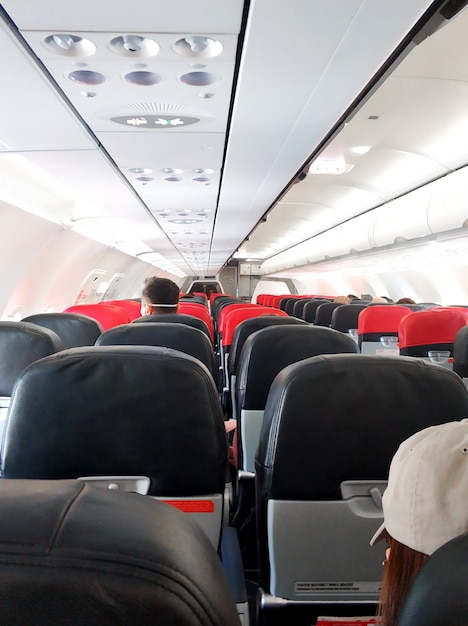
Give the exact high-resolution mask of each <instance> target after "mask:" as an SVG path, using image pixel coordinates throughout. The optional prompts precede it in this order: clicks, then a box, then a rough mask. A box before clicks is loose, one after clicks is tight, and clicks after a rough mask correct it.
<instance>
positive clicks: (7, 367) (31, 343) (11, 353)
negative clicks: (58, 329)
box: [0, 322, 63, 396]
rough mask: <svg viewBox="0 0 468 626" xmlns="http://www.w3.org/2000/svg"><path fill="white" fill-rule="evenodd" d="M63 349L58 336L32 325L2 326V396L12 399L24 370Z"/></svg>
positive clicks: (0, 338) (0, 325)
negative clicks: (14, 388) (16, 384)
mask: <svg viewBox="0 0 468 626" xmlns="http://www.w3.org/2000/svg"><path fill="white" fill-rule="evenodd" d="M62 349H63V343H62V340H61V339H60V337H59V336H58V335H57V333H55V332H53V331H52V330H49V329H48V328H42V327H41V326H36V324H31V323H29V322H0V396H11V394H12V391H13V387H14V386H15V383H16V381H17V379H18V377H19V375H20V374H21V373H22V372H23V370H24V369H25V368H26V367H27V366H28V365H29V364H30V363H33V362H34V361H37V360H38V359H42V358H43V357H45V356H49V354H53V353H54V352H58V351H59V350H62Z"/></svg>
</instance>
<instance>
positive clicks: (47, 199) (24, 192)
mask: <svg viewBox="0 0 468 626" xmlns="http://www.w3.org/2000/svg"><path fill="white" fill-rule="evenodd" d="M0 164H1V167H0V198H1V199H2V200H3V201H4V202H8V203H9V204H12V205H14V206H17V207H19V208H20V209H23V210H25V211H28V212H29V213H33V214H35V215H37V216H39V217H42V218H44V219H46V220H48V221H50V222H55V223H56V224H61V223H62V222H63V221H64V220H66V219H67V218H68V217H69V216H70V215H71V214H72V213H73V210H74V209H75V201H74V200H73V198H71V197H70V195H69V194H68V193H67V190H66V188H65V186H64V185H63V184H62V183H60V182H59V181H58V180H56V179H55V178H53V177H52V176H50V175H49V174H47V173H46V172H44V170H42V169H41V168H40V167H38V166H37V165H35V164H34V163H32V162H31V161H29V160H28V159H26V158H25V157H23V156H22V155H19V154H8V153H3V154H0Z"/></svg>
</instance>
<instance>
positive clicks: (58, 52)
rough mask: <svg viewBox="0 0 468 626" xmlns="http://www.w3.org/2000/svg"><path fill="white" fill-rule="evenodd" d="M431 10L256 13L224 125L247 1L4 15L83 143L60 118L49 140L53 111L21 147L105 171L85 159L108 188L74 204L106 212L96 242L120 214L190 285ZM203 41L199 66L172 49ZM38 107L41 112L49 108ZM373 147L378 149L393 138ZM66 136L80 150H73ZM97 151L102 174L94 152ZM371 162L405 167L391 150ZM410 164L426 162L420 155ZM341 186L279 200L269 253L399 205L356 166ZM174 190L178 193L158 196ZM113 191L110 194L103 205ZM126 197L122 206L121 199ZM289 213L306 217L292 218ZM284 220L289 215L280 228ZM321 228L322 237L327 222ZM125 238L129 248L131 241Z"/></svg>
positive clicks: (409, 6) (102, 0) (423, 4)
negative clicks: (381, 206)
mask: <svg viewBox="0 0 468 626" xmlns="http://www.w3.org/2000/svg"><path fill="white" fill-rule="evenodd" d="M430 4H431V0H412V2H411V3H408V2H407V1H406V0H393V1H392V2H391V3H390V2H388V0H329V2H326V3H324V2H323V1H321V0H294V2H293V3H286V2H284V0H255V1H253V0H252V2H250V8H249V16H248V20H247V27H246V32H245V39H244V43H243V50H242V51H241V52H242V54H241V57H240V59H241V60H240V66H239V74H238V76H237V79H238V80H237V83H236V93H235V94H234V97H233V101H232V109H231V108H230V106H231V96H232V88H233V82H232V81H233V76H234V70H235V63H236V55H237V36H238V34H239V33H240V30H241V26H242V14H243V10H244V2H243V1H239V0H232V1H230V2H229V3H220V2H219V0H200V2H198V3H194V2H193V0H173V1H172V2H163V1H162V0H151V1H150V0H142V2H140V3H138V5H135V4H133V5H132V4H131V3H128V2H125V3H124V2H123V1H122V0H99V1H98V2H96V1H95V0H93V2H91V0H83V2H81V3H80V4H74V5H70V4H69V3H64V2H63V1H60V2H59V0H6V2H4V3H3V6H4V8H5V10H7V11H9V12H10V15H11V17H12V19H13V20H14V22H15V23H16V24H17V26H18V28H19V29H20V31H21V33H22V35H23V36H24V37H25V39H26V41H27V42H28V44H29V45H30V46H31V49H32V50H33V51H34V53H35V54H36V55H37V56H38V57H39V59H41V61H42V62H43V63H44V64H45V66H46V68H47V71H48V72H50V74H51V76H52V77H53V79H54V80H55V81H56V83H57V85H58V90H57V92H56V94H55V92H54V89H55V87H54V82H51V83H50V87H48V86H47V85H48V83H47V80H46V75H44V77H42V75H41V74H40V71H39V70H37V73H36V80H37V78H38V77H40V80H41V81H42V82H43V83H44V85H45V86H46V89H47V90H48V91H49V92H50V93H49V96H52V95H53V96H54V97H55V99H56V101H57V103H59V104H60V105H61V108H62V109H63V111H66V112H67V115H68V116H69V118H70V119H73V124H74V125H75V127H76V128H75V129H74V130H72V131H70V133H71V137H68V136H67V130H66V129H65V122H63V123H62V121H61V120H60V115H63V111H62V112H61V113H60V112H59V113H57V115H58V121H57V128H55V127H54V124H55V123H56V122H55V121H52V122H51V121H50V119H52V120H53V113H52V111H54V109H52V108H51V109H50V110H49V109H48V108H46V109H45V110H46V111H47V115H46V116H45V117H46V118H47V120H48V122H47V124H48V125H49V126H50V127H51V129H49V130H50V131H51V132H50V133H46V132H44V133H43V134H42V136H41V133H40V132H39V133H38V134H37V135H36V134H35V133H34V124H35V125H38V124H40V116H39V114H38V112H36V113H35V115H34V116H33V122H34V124H33V123H32V124H31V125H30V126H28V133H27V134H28V136H29V139H30V141H31V143H30V144H29V145H21V146H19V147H20V148H21V149H22V150H28V149H31V150H43V149H47V147H48V144H43V142H44V141H45V139H46V137H47V136H49V135H50V137H51V138H52V142H51V144H50V145H51V147H52V149H64V148H66V147H69V149H70V150H73V149H76V147H79V148H81V149H82V150H83V149H84V148H86V147H87V148H90V149H92V150H91V151H95V152H96V155H99V158H101V157H102V163H100V166H99V167H98V168H96V167H95V160H94V159H89V163H88V168H87V169H86V170H85V164H83V165H82V166H81V167H80V176H81V180H82V181H86V180H87V179H94V178H95V177H96V173H99V176H101V177H102V182H101V181H94V182H93V183H90V186H89V187H88V188H86V187H85V184H83V185H82V186H81V187H80V188H79V192H80V193H81V194H83V193H85V192H87V189H89V193H90V194H91V195H92V196H93V198H97V199H99V207H97V209H96V214H95V219H97V220H101V222H102V224H101V225H102V227H103V228H104V225H105V222H106V220H110V219H111V218H110V217H107V214H106V211H107V210H108V209H107V207H112V206H113V207H114V209H113V210H114V212H113V213H112V215H113V217H112V219H113V220H114V224H116V220H117V218H119V219H120V218H122V219H123V218H124V217H126V216H127V213H126V212H125V211H126V210H127V209H128V215H129V220H133V219H134V220H135V221H136V223H140V220H141V221H142V222H146V220H147V219H149V220H152V223H154V226H152V227H151V228H148V232H147V233H146V234H145V238H144V242H145V244H146V245H148V246H149V247H151V246H153V247H154V250H155V251H158V252H160V253H161V254H164V255H166V254H167V255H168V257H169V256H170V258H171V259H177V258H178V259H179V262H180V263H181V264H182V265H183V266H184V267H185V269H186V268H187V263H189V264H190V266H191V268H192V269H197V270H199V271H197V272H196V273H200V274H203V273H206V274H214V273H216V272H217V271H218V270H219V268H220V267H221V266H222V265H223V264H224V263H225V262H226V261H227V260H228V259H229V257H230V256H231V254H232V253H233V252H234V250H236V249H237V248H238V247H239V244H240V243H241V242H242V240H243V239H244V238H245V237H246V236H247V235H248V234H249V233H250V231H251V230H252V228H253V227H254V226H255V224H256V223H257V222H258V221H259V220H260V218H261V217H262V215H263V214H264V213H265V211H266V210H267V209H268V208H269V207H270V206H272V204H273V203H274V201H275V199H276V198H277V197H278V196H279V195H280V194H281V193H282V191H283V190H284V189H285V188H286V186H287V185H288V184H289V183H290V181H291V179H292V178H293V177H294V176H295V175H296V173H297V172H298V171H299V170H300V169H301V168H302V166H303V164H304V163H305V162H306V161H307V160H308V159H309V158H310V155H311V153H312V152H313V151H314V150H315V149H316V147H317V145H318V144H319V143H320V141H322V139H323V138H324V137H325V136H326V135H327V133H328V132H329V131H330V129H331V128H332V127H333V126H334V125H335V124H336V123H337V121H338V120H339V119H340V117H341V116H342V115H343V114H344V112H345V111H346V110H347V108H348V107H349V105H350V103H351V102H352V101H353V100H354V99H355V98H356V96H357V95H358V94H359V93H360V92H361V90H362V89H363V87H364V86H365V85H366V84H367V83H368V81H369V80H370V79H371V78H372V76H373V75H374V74H375V72H376V71H378V69H379V68H380V67H381V65H382V64H383V63H384V62H385V61H386V59H387V58H388V56H389V55H390V54H391V53H392V52H393V50H394V49H395V47H396V46H397V45H398V44H399V43H400V41H401V40H402V38H403V37H404V36H405V35H406V34H407V32H408V30H409V29H410V28H411V27H412V26H413V25H414V23H415V22H416V21H417V20H418V18H419V17H420V16H421V14H422V13H423V12H424V11H425V10H426V8H427V7H428V6H429V5H430ZM63 34H64V35H65V38H64V37H63ZM196 34H200V35H204V36H210V37H212V38H214V39H217V40H219V41H220V42H221V43H222V46H223V48H222V52H221V53H220V54H219V55H217V56H214V57H212V58H208V59H207V58H201V59H194V58H192V57H191V56H185V57H181V56H180V55H178V54H176V52H174V48H173V44H174V42H175V41H176V40H178V39H182V38H184V37H186V36H190V35H196ZM52 35H56V36H57V35H58V38H57V37H56V38H55V39H54V38H53V37H52V38H51V39H49V40H48V41H49V44H50V43H51V42H52V46H51V45H49V46H47V45H45V39H46V38H47V37H51V36H52ZM243 35H244V33H243ZM67 36H68V38H67ZM127 36H130V37H135V36H137V37H138V36H139V37H143V41H144V44H142V46H143V47H142V48H141V49H140V48H139V47H138V46H136V47H135V45H134V40H133V39H128V37H127ZM83 39H85V40H88V42H89V43H90V46H88V43H86V42H84V43H83V41H82V40H83ZM111 40H113V41H114V43H112V44H110V41H111ZM115 40H117V42H119V43H116V41H115ZM139 41H141V40H139ZM77 42H78V44H77V46H75V44H76V43H77ZM15 45H16V48H17V49H18V50H20V47H19V46H18V44H15ZM80 46H84V48H83V47H81V48H80ZM148 46H149V47H148ZM155 46H156V47H155ZM158 46H159V48H158ZM10 47H11V46H10ZM76 49H78V50H79V51H80V52H79V54H77V55H75V51H76ZM192 52H193V50H192ZM88 53H89V54H88ZM4 56H8V54H6V55H4ZM23 57H24V58H23ZM21 58H22V60H23V61H24V62H27V64H28V66H29V67H32V64H33V57H32V56H31V58H30V59H28V60H27V61H25V59H27V56H26V55H25V54H24V52H23V56H22V57H21ZM38 67H39V66H38ZM461 71H462V70H461V67H460V70H459V72H461ZM70 74H71V77H70ZM187 74H188V75H189V76H188V77H185V78H182V77H183V76H184V75H187ZM13 76H14V72H13V71H12V77H13ZM401 80H406V79H405V78H401ZM129 81H131V82H129ZM184 81H185V82H184ZM13 82H15V81H13V78H12V83H13ZM25 91H26V90H25ZM61 92H63V94H65V97H64V99H63V102H62V101H61V100H60V93H61ZM37 93H38V100H37V106H36V108H37V109H38V111H39V110H40V108H42V99H41V98H40V97H39V96H40V91H38V92H37ZM27 95H28V94H27V93H25V94H24V96H23V98H24V101H25V102H27V99H26V96H27ZM34 97H36V91H34ZM29 100H30V98H29ZM394 100H395V99H392V98H389V102H390V101H392V102H393V101H394ZM68 101H69V103H71V106H70V109H69V110H68V109H67V102H68ZM44 102H45V101H44ZM396 102H397V103H398V101H397V100H396ZM384 103H385V101H384ZM45 105H47V102H45ZM461 109H462V106H460V110H461ZM73 110H76V112H77V113H78V115H77V116H76V117H75V116H74V114H73ZM14 113H15V112H14V111H13V110H11V111H10V114H11V115H14ZM25 115H26V113H25ZM16 117H17V116H16ZM80 117H81V118H82V125H80V121H79V120H80ZM111 118H113V119H111ZM75 120H77V121H75ZM15 123H16V120H15ZM20 123H21V120H20V121H18V125H20ZM62 126H63V128H62ZM415 126H417V125H416V124H415ZM87 128H88V129H89V131H90V132H89V135H88V134H87V132H86V129H87ZM149 128H151V130H148V129H149ZM374 128H375V127H374ZM41 130H42V129H41ZM2 132H3V131H2ZM228 132H229V135H228V134H227V133H228ZM374 132H375V131H374ZM379 132H381V133H382V137H384V136H385V132H386V131H385V132H384V131H379ZM75 134H77V136H78V139H80V138H81V140H83V141H84V140H85V143H83V144H81V143H79V142H78V139H77V138H76V137H75ZM404 135H405V134H404V131H403V130H402V137H403V136H404ZM36 137H38V139H37V142H36V143H34V142H35V141H36ZM2 140H3V137H2V136H0V141H2ZM59 140H63V143H60V141H59ZM54 141H56V143H55V144H54ZM68 141H70V143H68ZM20 143H21V142H19V144H20ZM19 144H18V145H19ZM99 145H101V146H102V147H103V149H104V150H105V151H106V152H107V153H108V154H109V156H110V160H108V161H107V160H106V159H105V158H104V157H103V155H102V154H101V152H100V151H98V150H96V148H98V147H99ZM380 147H381V148H382V149H390V150H399V151H403V152H405V151H406V152H411V150H410V149H408V148H406V147H404V146H403V145H399V144H398V145H393V144H390V143H389V142H387V143H382V145H381V146H380ZM58 154H59V153H57V155H56V156H58ZM415 154H417V155H418V157H419V158H423V157H424V156H432V155H429V154H426V152H421V153H420V152H419V150H417V151H416V152H415ZM83 155H84V156H85V152H84V150H83ZM376 155H377V152H374V157H376ZM41 158H42V157H41ZM99 158H98V159H97V160H99ZM64 159H65V157H64ZM53 160H54V157H53V156H51V158H50V161H51V162H52V161H53ZM45 161H46V159H44V163H45ZM362 163H364V160H363V161H362ZM377 165H378V159H377V158H375V160H374V161H373V165H372V167H375V168H376V170H378V167H377ZM46 166H47V167H48V165H47V164H44V167H46ZM51 167H53V166H51ZM55 167H56V170H54V169H52V170H51V171H52V172H54V171H57V172H58V175H59V176H60V177H61V178H60V180H63V181H68V180H70V181H71V183H70V184H72V185H75V186H74V187H73V189H76V183H75V181H76V180H78V179H79V177H78V176H77V175H76V174H73V173H72V171H71V169H72V166H71V165H70V172H69V174H68V175H67V173H66V171H65V170H67V167H68V166H67V165H66V164H64V165H63V166H62V167H63V170H64V171H63V172H62V171H61V170H60V166H59V165H56V166H55ZM106 168H107V172H106V173H105V174H104V171H103V170H104V169H106ZM135 168H141V169H142V170H143V171H142V172H140V171H135ZM131 169H133V171H132V172H130V170H131ZM119 170H120V171H119ZM146 170H151V172H150V173H148V172H147V171H146ZM164 170H166V171H164ZM168 170H172V171H171V172H169V171H168ZM177 170H183V172H177ZM201 170H203V172H201ZM207 172H208V173H207ZM122 174H123V176H124V177H125V178H126V179H127V181H128V183H129V185H130V186H131V187H132V188H133V190H134V191H135V195H134V194H133V193H132V191H131V189H130V188H129V187H127V185H126V184H125V182H124V181H123V180H122ZM166 174H168V175H169V176H165V175H166ZM67 176H68V177H67ZM348 176H349V177H348V178H346V179H345V178H343V180H342V181H340V182H339V183H338V182H337V181H336V180H335V181H334V182H333V185H332V186H331V187H330V188H329V189H325V188H322V187H323V185H322V182H320V181H318V182H314V183H313V184H312V187H311V188H309V179H307V180H306V181H305V182H304V183H301V184H299V185H296V186H294V187H293V188H292V193H293V194H296V195H293V196H291V197H289V194H287V195H286V196H284V198H282V201H281V203H280V205H279V206H278V208H277V209H275V210H274V211H272V212H271V214H270V217H269V220H268V223H267V224H265V225H264V226H265V229H264V231H263V232H264V235H263V237H264V238H265V240H266V241H271V240H273V241H276V242H277V243H276V245H277V246H280V248H282V247H284V246H290V245H291V244H293V243H294V242H295V241H297V238H299V239H301V238H303V237H304V236H307V237H308V236H310V235H309V233H311V232H314V231H315V230H316V229H317V228H319V227H320V228H322V227H324V228H326V227H327V225H330V223H335V220H337V219H340V217H341V219H343V218H344V217H346V218H347V217H349V216H351V215H353V214H354V213H353V211H354V210H355V208H356V212H359V211H362V210H363V206H365V207H367V206H368V205H369V204H371V202H372V199H375V197H376V196H377V197H378V201H379V202H380V201H382V200H385V199H387V195H386V194H387V193H388V194H391V193H394V190H393V189H392V188H391V189H390V191H388V190H386V193H385V194H383V198H382V197H381V196H382V194H381V193H380V191H379V190H378V187H377V186H376V185H374V184H373V183H371V184H369V181H368V180H366V182H365V184H364V182H363V180H364V179H365V178H366V177H365V176H364V177H363V178H362V179H361V178H360V170H359V169H358V163H357V162H356V163H355V168H354V169H353V170H352V171H351V172H350V173H349V175H348ZM62 177H63V178H62ZM145 177H146V178H148V179H151V180H148V179H145ZM168 177H169V178H171V177H173V178H176V179H177V178H180V180H171V181H167V180H164V178H168ZM194 178H199V179H200V178H201V180H194ZM309 178H310V179H311V178H312V177H309ZM317 178H320V177H317ZM138 179H140V180H138ZM107 185H109V188H110V189H112V191H110V192H108V191H106V188H107ZM302 185H303V187H302V189H301V186H302ZM315 185H317V187H316V188H315ZM93 186H94V187H95V188H93ZM296 188H297V189H296ZM122 189H124V190H125V192H122V193H119V190H122ZM306 190H307V193H306ZM309 192H310V193H309ZM77 193H78V191H77ZM117 195H118V196H119V198H117ZM136 195H138V196H139V198H140V199H141V202H139V201H138V199H137V198H136ZM371 197H372V199H371ZM127 198H128V201H127V200H126V199H127ZM298 198H300V199H298ZM114 203H115V204H114ZM297 203H301V204H302V205H303V206H301V207H299V206H298V207H297V208H296V207H295V205H296V204H297ZM360 203H364V204H360ZM281 205H282V206H281ZM101 207H102V208H101ZM293 207H294V208H293ZM328 207H332V208H331V209H329V208H328ZM278 209H279V210H280V211H282V212H283V213H282V215H287V214H288V213H289V214H290V215H289V216H288V217H287V218H286V219H283V218H282V216H281V214H280V215H279V216H278V219H276V217H275V218H274V219H273V217H272V216H273V213H275V212H276V211H277V210H278ZM99 211H101V213H102V212H103V213H104V214H100V213H99ZM109 211H111V209H110V208H109ZM150 213H152V215H153V216H154V219H153V218H152V217H151V215H150ZM184 213H185V215H183V214H184ZM141 216H144V217H141ZM290 218H291V219H290ZM328 218H330V220H331V221H328V222H326V221H325V220H326V219H328ZM91 221H92V220H91ZM156 221H157V222H158V223H159V224H160V226H161V229H163V230H164V232H165V233H166V236H165V235H164V234H163V232H162V230H161V231H159V229H158V226H157V224H156ZM291 222H292V223H291ZM96 223H97V222H96ZM119 227H120V226H119ZM287 229H288V230H291V232H289V233H288V234H286V233H285V232H284V231H285V230H287ZM104 230H105V228H104ZM127 230H128V232H129V233H130V232H132V235H133V231H132V227H130V226H129V227H128V229H127ZM259 232H260V230H259ZM169 239H170V240H171V241H172V243H171V242H170V241H169ZM250 239H251V241H250V242H248V244H249V245H251V244H252V245H253V243H254V239H255V234H254V235H252V237H251V238H250ZM140 241H143V238H142V239H141V240H140ZM259 241H260V240H257V241H256V246H255V247H256V249H259V248H260V246H259V245H258V243H259ZM181 259H182V260H181ZM184 259H185V261H184Z"/></svg>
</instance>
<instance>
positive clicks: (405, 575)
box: [371, 419, 468, 626]
mask: <svg viewBox="0 0 468 626" xmlns="http://www.w3.org/2000/svg"><path fill="white" fill-rule="evenodd" d="M382 505H383V513H384V523H383V524H382V526H381V527H380V528H379V530H378V531H377V532H376V533H375V535H374V536H373V537H372V539H371V545H373V544H374V543H376V542H377V541H380V540H381V539H384V538H385V539H386V541H387V544H388V549H387V553H386V561H385V566H386V567H385V573H384V579H383V583H382V594H381V601H380V609H379V613H380V615H381V617H382V624H383V626H396V624H397V620H398V615H399V613H400V610H401V608H402V606H403V603H404V600H405V598H406V594H407V592H408V590H409V587H410V585H411V583H412V582H413V579H414V577H415V576H416V573H417V572H418V570H419V569H420V567H421V566H422V565H423V563H424V561H425V560H426V559H427V557H428V556H429V555H431V554H432V553H433V552H435V550H437V549H438V548H440V547H441V546H442V545H443V544H445V543H447V542H448V541H450V540H451V539H453V538H455V537H457V536H458V535H462V534H463V533H465V532H467V531H468V419H463V420H461V421H459V422H448V423H446V424H441V425H439V426H431V427H430V428H426V429H424V430H422V431H420V432H417V433H416V434H414V435H413V436H412V437H410V438H409V439H407V440H406V441H404V442H403V443H402V444H401V445H400V447H399V448H398V450H397V452H396V454H395V456H394V457H393V459H392V462H391V465H390V472H389V477H388V487H387V489H386V490H385V492H384V494H383V498H382Z"/></svg>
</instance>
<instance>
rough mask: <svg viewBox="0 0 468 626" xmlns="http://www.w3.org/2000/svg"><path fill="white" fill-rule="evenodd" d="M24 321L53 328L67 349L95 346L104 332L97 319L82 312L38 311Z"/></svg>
mask: <svg viewBox="0 0 468 626" xmlns="http://www.w3.org/2000/svg"><path fill="white" fill-rule="evenodd" d="M23 322H30V323H32V324H37V325H38V326H42V327H43V328H48V329H49V330H53V331H54V332H55V333H57V335H58V336H59V337H60V339H61V340H62V343H63V348H64V349H65V350H66V349H67V348H78V347H79V346H94V344H95V342H96V339H97V338H98V337H99V335H100V334H101V333H102V326H101V324H100V323H99V322H98V321H97V320H95V319H92V318H91V317H88V316H87V315H81V314H80V313H37V314H35V315H29V316H28V317H25V318H24V319H23Z"/></svg>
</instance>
